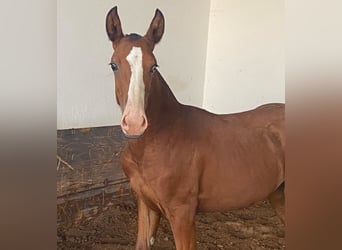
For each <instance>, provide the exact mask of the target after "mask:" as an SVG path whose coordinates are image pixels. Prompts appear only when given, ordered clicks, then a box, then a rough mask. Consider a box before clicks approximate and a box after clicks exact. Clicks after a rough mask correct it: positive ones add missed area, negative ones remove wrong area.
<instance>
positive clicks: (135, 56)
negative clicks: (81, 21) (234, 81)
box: [106, 7, 285, 250]
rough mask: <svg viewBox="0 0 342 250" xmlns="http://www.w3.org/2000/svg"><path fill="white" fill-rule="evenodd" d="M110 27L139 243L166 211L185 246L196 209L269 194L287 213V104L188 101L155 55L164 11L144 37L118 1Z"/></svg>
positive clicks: (237, 204) (150, 237) (192, 244)
mask: <svg viewBox="0 0 342 250" xmlns="http://www.w3.org/2000/svg"><path fill="white" fill-rule="evenodd" d="M106 30H107V34H108V37H109V39H110V40H111V41H112V45H113V49H114V53H113V55H112V57H111V62H110V65H111V67H112V70H113V71H114V78H115V95H116V100H117V102H118V104H119V106H120V107H121V110H122V119H121V128H122V131H123V133H124V134H125V135H126V136H127V137H128V138H130V139H129V140H128V142H127V144H126V146H125V148H124V150H123V152H122V154H121V165H122V168H123V170H124V172H125V174H126V175H127V176H128V178H129V179H130V183H131V186H132V188H133V190H134V191H135V192H136V194H137V199H138V237H137V243H136V249H150V248H151V246H152V245H153V242H154V239H155V234H156V231H157V227H158V224H159V219H160V216H161V215H163V216H165V217H166V218H167V219H168V221H169V223H170V225H171V228H172V232H173V235H174V238H175V243H176V248H177V249H178V250H180V249H195V248H196V240H195V225H194V217H195V214H196V212H212V211H221V212H224V211H229V210H231V209H236V208H243V207H247V206H249V205H251V204H253V203H255V202H257V201H260V200H263V199H265V198H269V200H270V202H271V204H272V205H273V206H274V207H275V209H276V211H277V213H278V214H279V215H280V217H281V218H282V219H283V218H284V217H283V216H284V195H283V192H282V191H283V190H282V189H283V186H284V185H283V183H284V171H285V160H284V151H285V136H284V111H285V110H284V104H267V105H263V106H260V107H258V108H256V109H254V110H251V111H246V112H242V113H237V114H229V115H216V114H212V113H209V112H207V111H205V110H203V109H200V108H196V107H192V106H188V105H183V104H181V103H179V102H178V101H177V99H176V98H175V96H174V95H173V93H172V92H171V90H170V88H169V87H168V85H167V83H166V82H165V80H164V79H163V78H162V76H161V74H160V73H159V72H158V69H157V61H156V58H155V57H154V55H153V48H154V46H155V44H157V43H158V42H159V41H160V39H161V38H162V35H163V33H164V17H163V15H162V13H161V12H160V11H159V10H158V9H157V10H156V12H155V16H154V18H153V20H152V22H151V24H150V27H149V29H148V31H147V33H146V35H144V36H140V35H137V34H129V35H124V34H123V32H122V29H121V23H120V19H119V16H118V14H117V8H116V7H114V8H112V9H111V10H110V11H109V13H108V14H107V17H106Z"/></svg>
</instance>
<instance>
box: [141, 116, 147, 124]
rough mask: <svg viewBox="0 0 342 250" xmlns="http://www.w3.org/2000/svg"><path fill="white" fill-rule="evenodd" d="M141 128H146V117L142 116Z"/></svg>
mask: <svg viewBox="0 0 342 250" xmlns="http://www.w3.org/2000/svg"><path fill="white" fill-rule="evenodd" d="M141 126H142V127H145V126H147V119H146V117H145V116H144V115H143V116H142V123H141Z"/></svg>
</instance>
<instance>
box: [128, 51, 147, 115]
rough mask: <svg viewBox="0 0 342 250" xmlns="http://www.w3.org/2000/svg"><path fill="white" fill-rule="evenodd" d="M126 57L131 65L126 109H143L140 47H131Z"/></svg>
mask: <svg viewBox="0 0 342 250" xmlns="http://www.w3.org/2000/svg"><path fill="white" fill-rule="evenodd" d="M126 59H127V61H128V63H129V65H130V67H131V79H130V83H129V88H128V97H127V105H126V109H127V108H129V109H130V110H129V111H131V112H133V113H134V112H137V111H138V110H139V109H142V110H144V96H145V85H144V80H143V67H142V51H141V48H139V47H133V48H132V50H131V51H130V52H129V54H128V56H127V57H126ZM131 109H132V110H131Z"/></svg>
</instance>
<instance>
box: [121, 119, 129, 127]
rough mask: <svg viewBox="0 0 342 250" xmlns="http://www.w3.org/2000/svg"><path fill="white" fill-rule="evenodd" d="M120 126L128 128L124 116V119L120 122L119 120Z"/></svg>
mask: <svg viewBox="0 0 342 250" xmlns="http://www.w3.org/2000/svg"><path fill="white" fill-rule="evenodd" d="M121 125H122V126H123V127H128V125H127V122H126V116H124V117H123V118H122V120H121Z"/></svg>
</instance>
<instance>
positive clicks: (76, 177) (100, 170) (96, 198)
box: [57, 126, 131, 223]
mask: <svg viewBox="0 0 342 250" xmlns="http://www.w3.org/2000/svg"><path fill="white" fill-rule="evenodd" d="M125 142H126V140H125V137H124V136H123V134H122V132H121V129H120V127H119V126H111V127H98V128H83V129H68V130H58V131H57V211H58V223H64V222H70V223H77V222H78V221H79V220H81V219H87V218H91V217H93V216H96V214H97V213H99V212H101V211H102V210H104V209H106V207H107V206H110V205H111V204H112V201H114V200H116V199H120V198H122V197H124V196H127V195H130V194H131V190H130V186H129V182H128V179H127V178H126V176H125V175H124V173H123V172H122V169H121V167H120V163H119V156H120V152H121V150H122V148H123V146H124V144H125Z"/></svg>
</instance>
